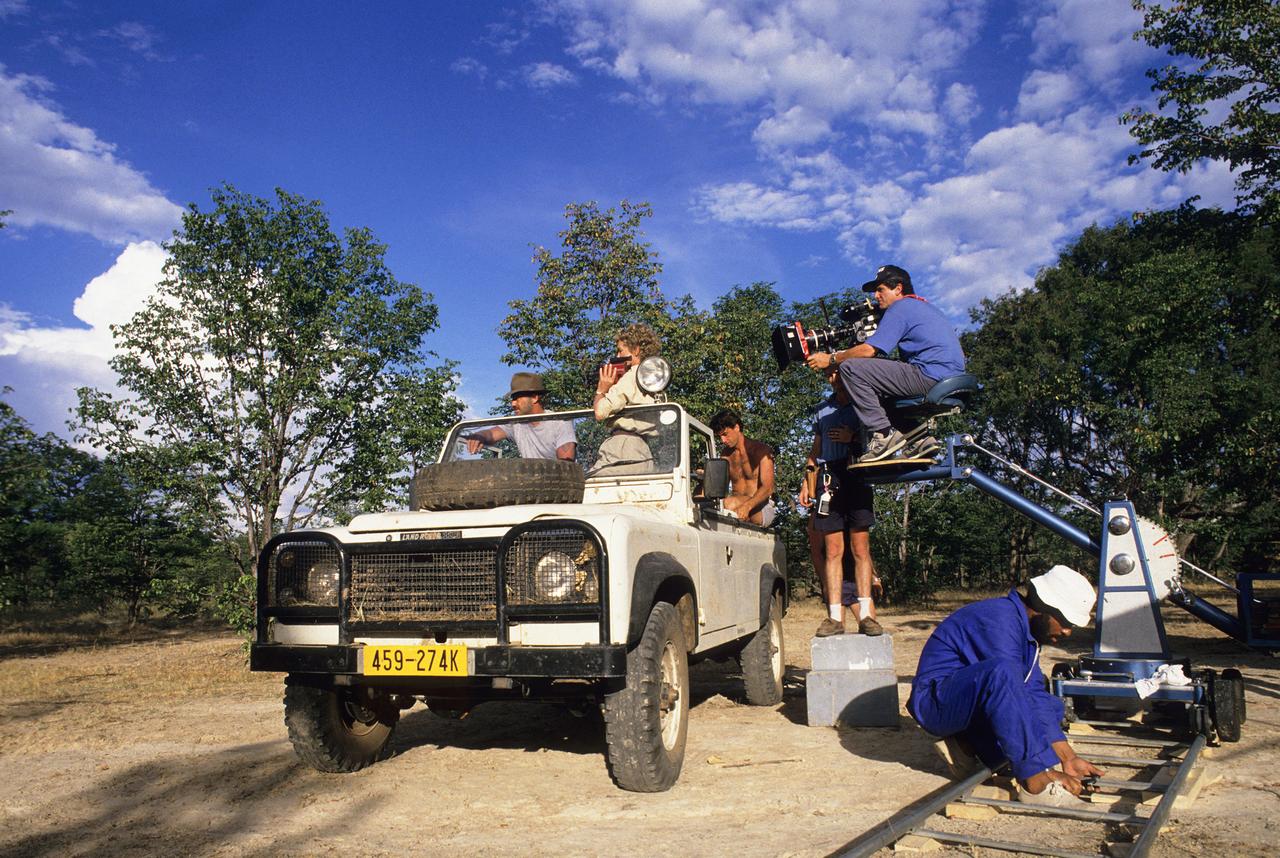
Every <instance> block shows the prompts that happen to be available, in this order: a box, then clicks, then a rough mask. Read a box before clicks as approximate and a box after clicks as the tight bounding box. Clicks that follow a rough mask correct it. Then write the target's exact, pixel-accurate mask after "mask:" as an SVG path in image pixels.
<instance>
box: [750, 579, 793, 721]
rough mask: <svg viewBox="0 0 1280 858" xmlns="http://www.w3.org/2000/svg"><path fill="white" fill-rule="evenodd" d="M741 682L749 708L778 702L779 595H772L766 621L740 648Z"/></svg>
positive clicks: (781, 663) (781, 660)
mask: <svg viewBox="0 0 1280 858" xmlns="http://www.w3.org/2000/svg"><path fill="white" fill-rule="evenodd" d="M741 659H742V682H743V684H744V685H745V686H746V690H747V702H748V703H750V704H751V705H752V706H774V705H777V704H778V703H781V702H782V678H783V671H784V670H785V669H786V663H787V660H786V654H785V652H784V651H783V645H782V595H781V594H780V593H775V594H774V596H773V599H772V601H771V602H770V603H769V619H768V620H767V621H766V622H765V624H764V626H762V627H761V628H760V630H759V631H757V632H756V633H755V634H754V635H752V637H751V640H750V642H749V643H748V644H747V645H746V646H745V647H743V648H742V656H741Z"/></svg>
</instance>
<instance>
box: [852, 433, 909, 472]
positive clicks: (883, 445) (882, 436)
mask: <svg viewBox="0 0 1280 858" xmlns="http://www.w3.org/2000/svg"><path fill="white" fill-rule="evenodd" d="M906 443H907V439H906V438H904V437H903V435H902V433H901V432H899V431H898V430H897V429H892V428H891V429H889V431H888V432H874V433H872V435H871V438H870V440H868V441H867V452H865V453H863V454H862V455H861V456H859V457H858V463H859V464H863V465H865V464H867V463H868V462H879V461H881V460H882V459H887V458H889V457H890V456H892V455H893V454H894V453H896V452H898V451H899V450H901V449H902V448H903V446H904V445H905V444H906Z"/></svg>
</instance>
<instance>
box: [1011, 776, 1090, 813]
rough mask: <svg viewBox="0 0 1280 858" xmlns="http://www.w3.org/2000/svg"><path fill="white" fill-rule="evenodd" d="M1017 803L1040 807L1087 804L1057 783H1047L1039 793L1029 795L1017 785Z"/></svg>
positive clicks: (1076, 806)
mask: <svg viewBox="0 0 1280 858" xmlns="http://www.w3.org/2000/svg"><path fill="white" fill-rule="evenodd" d="M1018 801H1020V802H1022V803H1023V804H1038V805H1040V806H1041V807H1075V808H1079V807H1081V806H1083V805H1085V804H1088V802H1087V801H1085V800H1084V799H1082V798H1076V797H1075V796H1074V795H1072V794H1071V791H1070V790H1068V789H1067V788H1066V787H1064V786H1063V785H1062V784H1060V783H1058V782H1057V781H1049V785H1048V786H1047V787H1045V788H1044V789H1043V790H1042V791H1041V792H1037V793H1030V792H1027V791H1026V789H1025V788H1024V787H1023V786H1022V785H1021V784H1019V785H1018Z"/></svg>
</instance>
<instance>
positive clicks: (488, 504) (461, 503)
mask: <svg viewBox="0 0 1280 858" xmlns="http://www.w3.org/2000/svg"><path fill="white" fill-rule="evenodd" d="M585 484H586V475H585V474H584V473H583V471H582V466H581V465H579V464H578V463H576V462H567V461H564V460H563V459H467V460H462V461H457V462H438V463H436V464H434V465H426V466H425V467H422V468H420V469H419V470H418V473H417V474H415V475H414V477H413V480H412V481H410V483H409V508H410V509H415V510H417V509H427V510H457V509H492V508H493V507H499V506H514V505H517V504H532V503H582V492H583V487H584V486H585Z"/></svg>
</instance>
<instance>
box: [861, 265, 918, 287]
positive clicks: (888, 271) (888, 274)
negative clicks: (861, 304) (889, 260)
mask: <svg viewBox="0 0 1280 858" xmlns="http://www.w3.org/2000/svg"><path fill="white" fill-rule="evenodd" d="M890 280H893V281H895V282H897V281H901V282H903V283H905V284H906V286H907V290H908V291H911V289H913V288H914V287H913V286H912V285H911V275H910V274H908V273H907V272H906V269H903V268H899V267H898V266H896V265H881V266H880V267H879V268H877V269H876V277H875V279H874V280H868V281H867V282H866V283H863V284H862V291H863V292H874V291H876V287H877V286H879V285H880V284H881V283H887V282H888V281H890Z"/></svg>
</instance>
